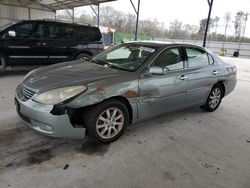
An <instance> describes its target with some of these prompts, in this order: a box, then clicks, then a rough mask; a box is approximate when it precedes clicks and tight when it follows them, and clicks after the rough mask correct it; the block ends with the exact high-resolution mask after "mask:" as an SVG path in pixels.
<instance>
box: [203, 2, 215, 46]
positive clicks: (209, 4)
mask: <svg viewBox="0 0 250 188" xmlns="http://www.w3.org/2000/svg"><path fill="white" fill-rule="evenodd" d="M213 1H214V0H207V3H208V6H209V11H208V16H207V24H206V29H205V33H204V38H203V47H206V40H207V32H208V28H209V21H210V17H211V12H212V8H213Z"/></svg>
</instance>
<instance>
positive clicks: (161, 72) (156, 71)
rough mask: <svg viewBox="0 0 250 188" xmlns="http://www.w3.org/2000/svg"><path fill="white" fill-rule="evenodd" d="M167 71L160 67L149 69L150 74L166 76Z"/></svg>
mask: <svg viewBox="0 0 250 188" xmlns="http://www.w3.org/2000/svg"><path fill="white" fill-rule="evenodd" d="M166 72H167V69H165V68H162V67H159V66H152V67H150V68H149V72H148V73H149V74H157V75H164V74H166Z"/></svg>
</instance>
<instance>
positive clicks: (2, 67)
mask: <svg viewBox="0 0 250 188" xmlns="http://www.w3.org/2000/svg"><path fill="white" fill-rule="evenodd" d="M5 67H6V63H5V59H4V57H3V56H2V55H0V71H1V72H5Z"/></svg>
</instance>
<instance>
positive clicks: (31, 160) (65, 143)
mask: <svg viewBox="0 0 250 188" xmlns="http://www.w3.org/2000/svg"><path fill="white" fill-rule="evenodd" d="M200 113H202V112H201V110H199V109H198V108H191V109H189V110H183V111H179V112H175V113H174V114H173V113H171V114H167V115H164V116H161V117H158V118H154V119H151V120H147V121H143V122H140V123H137V124H134V125H132V126H129V127H128V130H127V131H126V132H125V135H124V136H123V137H122V138H121V139H119V140H118V141H116V143H115V144H118V145H121V144H124V142H123V141H124V139H130V140H132V141H133V140H134V138H135V137H136V136H137V135H136V134H143V133H140V132H141V131H140V129H143V130H145V129H146V131H147V130H148V131H151V129H155V126H156V124H158V125H159V126H168V122H172V121H176V120H177V119H179V118H184V120H185V118H188V116H194V115H195V116H199V114H200ZM1 124H2V122H1ZM1 127H12V128H11V129H6V130H1V131H0V158H1V161H0V171H1V170H5V169H6V168H17V167H20V166H25V167H27V166H31V165H35V164H37V165H40V164H41V163H43V162H45V161H49V160H51V159H53V158H58V157H61V156H67V155H70V156H74V155H77V154H82V155H88V156H103V155H105V153H107V152H108V151H109V148H110V146H111V145H110V144H108V145H100V144H96V143H93V142H92V141H91V140H90V139H89V138H88V137H87V136H86V137H85V139H84V140H72V139H59V138H49V137H47V136H43V135H40V134H38V133H36V132H35V131H34V130H32V129H31V128H29V127H28V126H27V125H25V124H24V123H23V122H21V121H17V122H14V123H13V124H12V125H8V123H6V124H4V125H0V128H1ZM140 137H143V135H140ZM137 142H138V143H139V141H137Z"/></svg>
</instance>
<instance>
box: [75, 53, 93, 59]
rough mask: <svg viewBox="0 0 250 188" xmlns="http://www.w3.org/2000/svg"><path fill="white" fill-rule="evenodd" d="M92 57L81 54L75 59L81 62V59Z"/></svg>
mask: <svg viewBox="0 0 250 188" xmlns="http://www.w3.org/2000/svg"><path fill="white" fill-rule="evenodd" d="M89 57H90V55H89V54H86V53H81V54H78V55H77V56H76V58H75V60H79V59H88V58H89Z"/></svg>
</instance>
